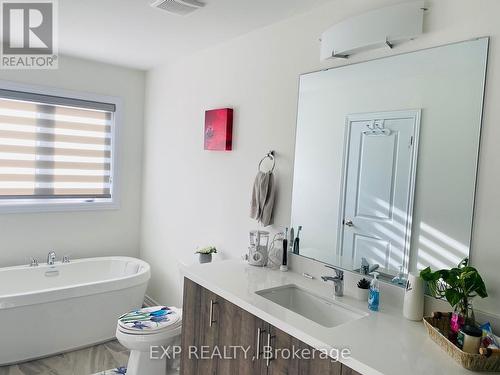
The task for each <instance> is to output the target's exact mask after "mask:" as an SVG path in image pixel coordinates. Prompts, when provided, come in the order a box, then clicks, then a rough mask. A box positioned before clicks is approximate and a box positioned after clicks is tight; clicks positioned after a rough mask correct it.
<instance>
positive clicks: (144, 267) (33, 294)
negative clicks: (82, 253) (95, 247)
mask: <svg viewBox="0 0 500 375" xmlns="http://www.w3.org/2000/svg"><path fill="white" fill-rule="evenodd" d="M103 260H111V261H112V260H118V261H125V262H134V263H137V264H138V265H139V266H140V267H141V268H140V270H139V271H138V272H137V273H135V274H131V275H126V276H121V277H115V278H111V279H107V280H97V281H92V282H87V283H80V284H71V285H68V286H62V287H58V288H49V289H40V290H36V291H29V292H24V293H17V294H5V295H0V313H1V311H2V310H6V309H13V308H17V307H22V306H30V305H37V304H40V303H48V302H54V301H59V300H64V299H71V298H78V297H82V296H88V295H92V294H98V293H106V292H110V291H115V290H122V289H128V288H132V287H135V286H139V285H143V284H147V283H148V282H149V280H150V278H151V266H150V265H149V263H147V262H145V261H144V260H142V259H139V258H134V257H127V256H105V257H93V258H80V259H74V260H72V261H71V262H70V263H61V262H58V263H56V264H55V267H66V266H71V264H74V263H85V262H91V261H103ZM53 267H54V266H51V265H48V264H47V263H42V264H40V265H39V266H38V267H37V268H53ZM23 269H27V270H29V269H30V266H26V265H19V266H10V267H2V268H0V273H1V272H4V271H10V270H23Z"/></svg>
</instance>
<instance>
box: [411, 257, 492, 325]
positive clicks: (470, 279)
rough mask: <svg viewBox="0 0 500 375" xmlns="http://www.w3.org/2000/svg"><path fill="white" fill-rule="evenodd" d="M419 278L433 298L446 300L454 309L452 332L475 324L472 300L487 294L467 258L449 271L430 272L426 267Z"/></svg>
mask: <svg viewBox="0 0 500 375" xmlns="http://www.w3.org/2000/svg"><path fill="white" fill-rule="evenodd" d="M420 277H421V278H422V279H423V280H424V281H426V282H427V285H428V287H429V290H430V292H431V294H432V295H433V296H435V297H436V298H439V299H446V301H448V303H449V304H450V305H451V307H452V308H453V309H454V313H453V314H452V318H451V322H450V324H451V327H450V328H451V330H452V331H453V332H455V333H456V332H458V331H459V330H460V328H461V327H462V326H464V325H474V324H475V317H474V310H473V308H472V299H473V298H474V297H476V296H479V297H481V298H485V297H488V293H487V292H486V286H485V285H484V282H483V279H482V278H481V276H480V275H479V272H478V271H477V270H476V269H475V268H474V267H471V266H469V259H468V258H465V259H464V260H462V261H461V262H460V263H459V264H458V266H457V267H455V268H452V269H449V270H439V271H435V272H432V270H431V268H430V267H427V268H425V269H423V270H422V271H421V272H420Z"/></svg>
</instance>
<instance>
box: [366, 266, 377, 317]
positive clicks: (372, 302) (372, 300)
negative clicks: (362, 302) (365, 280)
mask: <svg viewBox="0 0 500 375" xmlns="http://www.w3.org/2000/svg"><path fill="white" fill-rule="evenodd" d="M378 275H379V274H378V272H373V280H372V282H371V283H370V294H369V297H368V308H369V309H370V310H372V311H378V308H379V304H380V283H379V281H378V279H377V276H378Z"/></svg>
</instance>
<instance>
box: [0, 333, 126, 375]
mask: <svg viewBox="0 0 500 375" xmlns="http://www.w3.org/2000/svg"><path fill="white" fill-rule="evenodd" d="M128 354H129V353H128V351H127V350H126V349H125V348H124V347H123V346H121V345H120V344H119V343H118V342H117V341H110V342H107V343H104V344H101V345H96V346H92V347H90V348H86V349H81V350H77V351H74V352H69V353H65V354H60V355H57V356H54V357H49V358H43V359H39V360H36V361H32V362H26V363H21V364H19V365H14V366H3V367H0V375H89V374H94V373H99V372H101V371H105V370H107V369H111V368H116V367H120V366H126V365H127V361H128ZM110 373H111V374H112V373H113V372H110ZM118 373H119V372H118ZM106 374H107V372H106Z"/></svg>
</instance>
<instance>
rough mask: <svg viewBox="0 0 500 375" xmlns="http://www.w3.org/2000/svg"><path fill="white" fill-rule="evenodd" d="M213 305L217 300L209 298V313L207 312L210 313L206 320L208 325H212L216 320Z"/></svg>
mask: <svg viewBox="0 0 500 375" xmlns="http://www.w3.org/2000/svg"><path fill="white" fill-rule="evenodd" d="M214 305H217V302H216V301H214V300H213V299H211V300H210V314H209V315H210V316H209V319H210V320H209V322H208V325H209V326H210V327H212V325H213V324H214V323H216V322H217V321H216V320H214Z"/></svg>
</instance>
